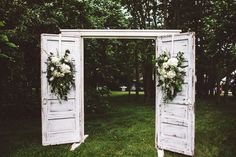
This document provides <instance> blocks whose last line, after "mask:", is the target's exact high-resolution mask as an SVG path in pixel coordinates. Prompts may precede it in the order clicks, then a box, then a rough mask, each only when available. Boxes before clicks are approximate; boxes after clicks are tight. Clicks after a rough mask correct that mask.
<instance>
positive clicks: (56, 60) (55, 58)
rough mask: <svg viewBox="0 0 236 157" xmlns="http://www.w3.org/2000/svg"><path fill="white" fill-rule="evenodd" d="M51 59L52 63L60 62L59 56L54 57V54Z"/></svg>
mask: <svg viewBox="0 0 236 157" xmlns="http://www.w3.org/2000/svg"><path fill="white" fill-rule="evenodd" d="M51 61H52V63H54V64H58V63H59V62H60V58H58V57H56V56H52V57H51Z"/></svg>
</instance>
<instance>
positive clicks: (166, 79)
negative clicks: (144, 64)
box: [156, 52, 187, 102]
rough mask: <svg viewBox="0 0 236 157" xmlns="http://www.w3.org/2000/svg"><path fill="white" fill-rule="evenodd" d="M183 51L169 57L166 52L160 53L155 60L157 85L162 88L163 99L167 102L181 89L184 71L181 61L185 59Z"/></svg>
mask: <svg viewBox="0 0 236 157" xmlns="http://www.w3.org/2000/svg"><path fill="white" fill-rule="evenodd" d="M183 54H184V53H183V52H179V53H178V54H177V56H176V57H172V58H171V57H170V56H169V54H168V53H167V52H164V53H163V54H161V55H160V56H159V57H158V58H157V60H156V63H157V64H156V65H157V67H156V69H157V70H156V71H157V78H158V85H157V86H159V87H161V89H162V90H163V100H164V102H168V101H171V100H173V99H174V98H175V97H176V95H177V93H178V92H181V91H182V85H183V84H184V76H186V72H185V71H184V68H185V67H187V66H184V65H183V63H184V62H185V61H186V60H185V59H184V57H183Z"/></svg>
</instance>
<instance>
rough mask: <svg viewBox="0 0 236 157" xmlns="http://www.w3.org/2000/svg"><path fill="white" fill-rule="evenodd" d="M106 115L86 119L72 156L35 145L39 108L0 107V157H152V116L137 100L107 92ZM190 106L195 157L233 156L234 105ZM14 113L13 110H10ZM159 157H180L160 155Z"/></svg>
mask: <svg viewBox="0 0 236 157" xmlns="http://www.w3.org/2000/svg"><path fill="white" fill-rule="evenodd" d="M110 99H111V106H110V108H109V109H108V111H107V113H106V114H98V115H96V114H93V115H87V117H86V123H85V132H86V133H87V134H89V137H88V138H87V139H86V141H85V143H84V144H82V145H81V146H80V147H79V148H78V149H76V150H75V151H74V152H70V151H69V148H70V145H69V144H66V145H59V146H47V147H43V146H42V145H41V121H40V105H39V104H38V105H37V104H36V105H37V108H36V109H35V107H33V108H32V107H29V106H26V107H25V108H22V109H20V108H19V107H15V106H9V105H5V106H4V105H2V107H1V108H2V109H1V111H0V116H1V117H0V118H1V125H0V129H1V131H0V135H1V136H0V137H1V142H0V157H8V156H11V157H154V156H156V150H155V147H154V131H155V121H154V119H155V117H154V116H155V110H154V106H153V104H152V103H150V104H144V103H143V96H140V97H138V98H136V97H135V95H131V96H128V95H124V93H121V92H113V94H112V97H111V98H110ZM213 102H214V101H212V100H205V101H203V100H197V103H196V144H195V146H196V148H195V157H235V156H236V103H235V102H234V101H233V100H231V101H228V102H227V103H226V102H224V103H221V104H218V105H216V104H215V103H213ZM16 108H17V109H16ZM26 108H27V109H26ZM165 155H166V156H165V157H184V156H183V155H179V154H175V153H171V152H166V154H165Z"/></svg>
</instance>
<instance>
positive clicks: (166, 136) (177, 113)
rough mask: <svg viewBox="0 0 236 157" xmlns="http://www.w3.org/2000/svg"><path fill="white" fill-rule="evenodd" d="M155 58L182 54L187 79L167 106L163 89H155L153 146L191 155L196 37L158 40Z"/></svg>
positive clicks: (169, 37) (160, 38)
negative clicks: (161, 55)
mask: <svg viewBox="0 0 236 157" xmlns="http://www.w3.org/2000/svg"><path fill="white" fill-rule="evenodd" d="M156 42H157V43H156V48H157V50H156V57H158V56H159V55H160V54H162V53H163V51H167V52H170V55H171V57H173V56H176V55H177V53H178V52H184V57H185V59H186V63H185V64H186V65H188V67H186V68H185V71H186V76H185V78H184V82H185V84H184V85H183V91H182V92H180V93H178V95H177V96H176V98H174V100H173V101H171V102H169V103H164V102H163V99H162V90H161V88H160V87H156V147H157V148H158V149H163V150H169V151H173V152H177V153H181V154H185V155H190V156H193V154H194V136H195V131H194V130H195V114H194V105H195V36H194V33H183V34H179V35H175V36H163V37H158V38H157V40H156Z"/></svg>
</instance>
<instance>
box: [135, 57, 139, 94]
mask: <svg viewBox="0 0 236 157" xmlns="http://www.w3.org/2000/svg"><path fill="white" fill-rule="evenodd" d="M135 79H136V82H135V94H136V96H138V95H139V62H138V53H136V54H135Z"/></svg>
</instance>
